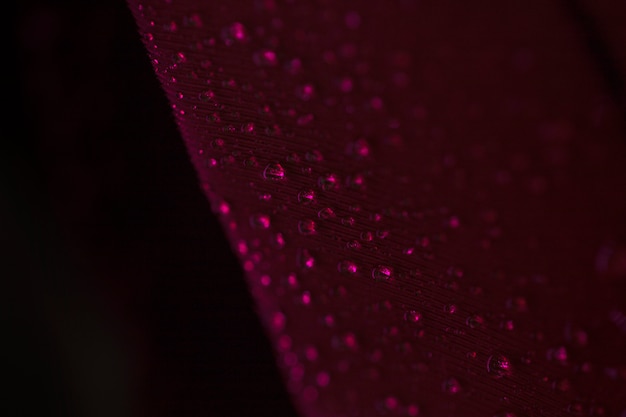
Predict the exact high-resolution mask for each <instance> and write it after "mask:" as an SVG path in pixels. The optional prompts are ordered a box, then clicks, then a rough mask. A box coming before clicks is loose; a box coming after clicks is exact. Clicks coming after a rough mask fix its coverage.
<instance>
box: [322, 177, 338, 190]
mask: <svg viewBox="0 0 626 417" xmlns="http://www.w3.org/2000/svg"><path fill="white" fill-rule="evenodd" d="M317 184H318V185H319V187H320V188H321V189H322V190H324V191H332V190H336V189H337V188H338V185H339V178H338V177H337V175H336V174H325V175H322V176H321V177H319V179H318V180H317Z"/></svg>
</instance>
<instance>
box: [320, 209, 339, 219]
mask: <svg viewBox="0 0 626 417" xmlns="http://www.w3.org/2000/svg"><path fill="white" fill-rule="evenodd" d="M317 216H318V217H319V218H320V219H322V220H328V219H332V218H333V217H335V212H334V211H333V209H331V208H330V207H326V208H323V209H321V210H320V211H319V212H318V213H317Z"/></svg>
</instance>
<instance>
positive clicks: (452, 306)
mask: <svg viewBox="0 0 626 417" xmlns="http://www.w3.org/2000/svg"><path fill="white" fill-rule="evenodd" d="M456 310H457V306H456V304H446V305H445V306H443V311H444V312H446V313H448V314H454V313H456Z"/></svg>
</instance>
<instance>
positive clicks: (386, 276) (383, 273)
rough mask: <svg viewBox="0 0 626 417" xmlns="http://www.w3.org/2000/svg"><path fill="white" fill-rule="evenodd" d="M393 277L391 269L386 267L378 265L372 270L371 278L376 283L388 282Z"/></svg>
mask: <svg viewBox="0 0 626 417" xmlns="http://www.w3.org/2000/svg"><path fill="white" fill-rule="evenodd" d="M392 275H393V268H391V267H390V266H386V265H378V266H377V267H375V268H374V269H372V278H374V279H375V280H377V281H389V280H390V279H391V278H392Z"/></svg>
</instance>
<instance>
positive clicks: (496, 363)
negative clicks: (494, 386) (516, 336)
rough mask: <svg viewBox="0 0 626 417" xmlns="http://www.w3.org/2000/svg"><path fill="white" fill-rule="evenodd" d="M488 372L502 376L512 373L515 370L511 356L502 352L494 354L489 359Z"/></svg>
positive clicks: (498, 376)
mask: <svg viewBox="0 0 626 417" xmlns="http://www.w3.org/2000/svg"><path fill="white" fill-rule="evenodd" d="M487 372H489V373H490V374H491V375H493V376H495V377H497V378H501V377H504V376H508V375H511V373H512V372H513V365H512V364H511V361H510V360H509V358H507V357H506V356H504V355H502V354H494V355H491V356H489V359H487Z"/></svg>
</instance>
